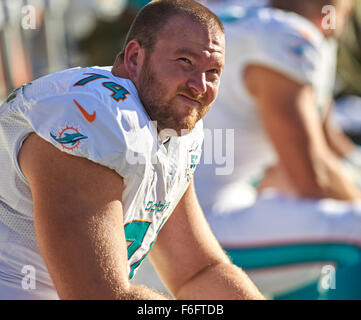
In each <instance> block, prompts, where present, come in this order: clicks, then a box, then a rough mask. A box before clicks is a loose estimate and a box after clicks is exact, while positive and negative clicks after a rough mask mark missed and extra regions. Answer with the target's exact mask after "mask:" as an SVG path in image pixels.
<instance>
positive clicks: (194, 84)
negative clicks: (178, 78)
mask: <svg viewBox="0 0 361 320" xmlns="http://www.w3.org/2000/svg"><path fill="white" fill-rule="evenodd" d="M187 84H188V87H189V88H190V89H191V90H192V91H193V93H194V94H204V93H205V92H206V91H207V81H206V74H205V73H204V72H194V73H193V74H192V76H191V77H190V78H189V80H188V83H187Z"/></svg>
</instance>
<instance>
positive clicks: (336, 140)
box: [323, 103, 355, 158]
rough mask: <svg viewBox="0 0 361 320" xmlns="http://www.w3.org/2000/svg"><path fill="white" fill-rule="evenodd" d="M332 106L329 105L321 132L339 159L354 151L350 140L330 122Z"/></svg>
mask: <svg viewBox="0 0 361 320" xmlns="http://www.w3.org/2000/svg"><path fill="white" fill-rule="evenodd" d="M332 109H333V108H332V104H331V103H330V105H329V107H328V110H327V114H326V117H325V120H324V122H323V131H324V133H325V137H326V140H327V143H328V146H329V147H330V148H331V149H332V150H333V151H334V152H335V153H336V154H337V155H338V156H339V157H340V158H344V157H346V156H347V155H348V154H350V153H351V152H352V151H354V149H355V145H354V143H353V142H352V140H351V139H350V138H349V137H347V136H346V135H345V133H344V132H342V131H341V130H340V129H339V128H338V127H337V126H335V124H334V123H333V122H332V121H331V114H332Z"/></svg>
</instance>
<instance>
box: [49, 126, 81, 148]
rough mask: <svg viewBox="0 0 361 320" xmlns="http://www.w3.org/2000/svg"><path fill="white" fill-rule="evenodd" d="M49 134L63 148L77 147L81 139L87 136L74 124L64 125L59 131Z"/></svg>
mask: <svg viewBox="0 0 361 320" xmlns="http://www.w3.org/2000/svg"><path fill="white" fill-rule="evenodd" d="M50 136H51V137H52V138H53V139H54V140H55V141H56V142H58V143H60V144H61V146H62V148H63V149H65V150H74V149H76V148H78V147H79V144H80V142H81V140H83V139H87V138H88V137H87V136H85V135H83V134H81V133H80V132H79V129H77V128H75V127H74V126H68V125H67V126H66V127H65V128H63V129H61V130H60V131H59V133H54V132H50Z"/></svg>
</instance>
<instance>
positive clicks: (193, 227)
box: [150, 183, 263, 300]
mask: <svg viewBox="0 0 361 320" xmlns="http://www.w3.org/2000/svg"><path fill="white" fill-rule="evenodd" d="M150 259H151V261H152V263H153V265H154V266H155V268H156V270H157V272H158V274H159V275H160V277H161V279H162V280H163V282H164V283H165V285H166V286H167V288H168V290H169V291H170V292H171V293H172V294H173V296H174V297H176V298H177V299H196V300H197V299H263V296H262V295H261V294H260V293H259V291H258V290H257V288H256V287H255V286H254V284H253V283H252V282H251V280H250V279H249V278H248V277H247V275H246V274H245V273H244V272H243V271H242V270H241V269H240V268H239V267H237V266H235V265H233V264H232V263H231V262H230V260H229V258H228V257H227V256H226V254H225V253H224V252H223V250H222V249H221V247H220V245H219V243H218V242H217V240H216V239H215V237H214V236H213V234H212V231H211V230H210V228H209V226H208V224H207V222H206V220H205V217H204V215H203V212H202V210H201V208H200V206H199V203H198V200H197V197H196V194H195V191H194V185H193V183H191V185H190V186H189V187H188V190H187V191H186V192H185V194H184V196H183V197H182V199H181V201H180V202H179V204H178V205H177V207H176V209H175V210H174V212H173V213H172V215H171V217H170V218H169V220H168V221H167V222H166V223H165V225H164V227H163V228H162V229H161V231H160V233H159V235H158V238H157V241H156V243H155V245H154V246H153V249H152V251H151V252H150Z"/></svg>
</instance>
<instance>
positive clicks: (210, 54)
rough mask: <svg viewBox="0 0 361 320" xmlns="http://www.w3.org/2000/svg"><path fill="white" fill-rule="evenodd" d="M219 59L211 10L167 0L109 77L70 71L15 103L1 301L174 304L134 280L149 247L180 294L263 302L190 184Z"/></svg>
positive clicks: (4, 161)
mask: <svg viewBox="0 0 361 320" xmlns="http://www.w3.org/2000/svg"><path fill="white" fill-rule="evenodd" d="M143 28H145V29H143ZM223 60H224V35H223V27H222V24H221V23H220V21H219V20H218V18H217V17H216V16H215V15H213V14H212V13H211V12H210V11H209V10H208V9H205V8H204V7H203V6H201V5H199V4H198V3H197V2H194V1H184V0H183V1H174V0H173V1H170V0H161V1H156V2H152V3H151V4H150V5H148V6H146V7H145V8H144V9H143V10H142V11H141V13H140V14H138V16H137V18H136V19H135V22H134V23H133V25H132V27H131V29H130V32H129V34H128V38H127V41H126V45H125V48H124V51H123V52H122V54H121V55H119V56H118V57H117V59H116V61H115V63H114V66H113V68H111V67H105V68H104V67H103V68H100V67H93V68H74V69H70V70H65V71H61V72H58V73H55V74H51V75H48V76H45V77H42V78H40V79H38V80H35V81H33V82H32V83H29V84H27V85H24V86H22V87H21V88H19V89H18V90H16V91H15V92H14V93H12V94H11V95H10V96H9V97H8V99H7V101H6V103H4V104H3V105H2V106H1V109H0V161H1V169H0V177H1V180H0V181H1V184H0V299H28V298H29V299H38V298H39V299H56V298H58V297H60V298H65V299H69V298H70V299H79V298H85V299H92V298H96V299H114V298H118V299H164V298H166V297H164V296H163V295H161V294H159V293H157V292H155V291H153V290H151V289H148V288H146V287H142V286H137V285H133V284H131V283H130V282H129V278H132V277H133V276H134V274H135V272H136V269H137V267H138V266H139V265H140V263H141V262H142V260H143V259H144V258H145V257H146V256H147V254H148V253H149V251H150V250H151V249H152V247H153V249H152V254H151V258H152V262H153V263H154V264H155V266H156V268H157V270H158V272H159V274H160V275H161V277H162V278H163V280H164V283H165V285H166V286H167V287H168V289H169V291H170V292H171V293H172V295H173V296H174V297H175V298H188V299H193V298H194V299H195V298H230V299H231V298H262V296H261V295H260V294H259V292H258V291H257V289H256V288H255V287H254V285H253V284H252V283H251V282H250V281H249V279H248V278H247V277H246V275H245V274H244V273H243V272H242V271H241V270H240V269H239V268H238V267H236V266H234V265H232V264H231V263H230V261H229V260H228V258H227V257H226V255H225V254H224V253H223V251H222V250H221V248H220V246H219V245H218V243H217V242H216V240H215V238H214V237H213V235H212V233H211V232H210V229H209V228H208V226H207V224H206V222H205V219H204V217H203V216H202V211H201V209H200V207H199V205H198V204H197V200H196V197H195V192H194V188H193V185H192V183H190V182H191V181H192V175H193V172H194V170H195V167H196V165H197V162H198V161H199V157H200V152H201V144H202V139H203V133H202V122H201V120H200V118H201V117H202V116H203V115H204V114H205V113H206V112H207V111H208V109H209V108H210V105H211V103H212V101H213V100H214V99H215V97H216V94H217V89H218V85H219V77H220V74H221V72H222V69H223V62H224V61H223ZM151 120H153V121H156V122H153V121H151ZM182 130H187V132H184V131H182ZM59 150H60V151H59ZM171 214H172V215H171ZM156 238H158V240H157V243H156V244H155V240H156ZM154 244H155V245H154Z"/></svg>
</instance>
